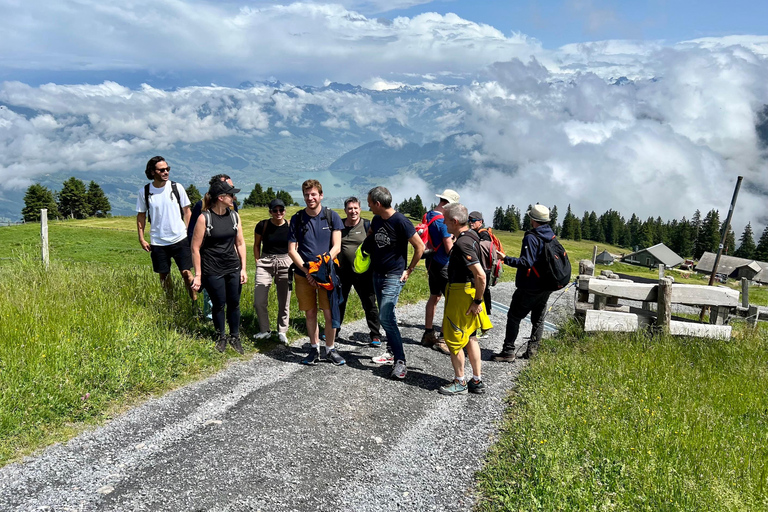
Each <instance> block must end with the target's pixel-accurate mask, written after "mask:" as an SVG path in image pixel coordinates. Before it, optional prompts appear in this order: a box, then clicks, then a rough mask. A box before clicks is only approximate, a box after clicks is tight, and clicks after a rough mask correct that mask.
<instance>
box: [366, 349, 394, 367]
mask: <svg viewBox="0 0 768 512" xmlns="http://www.w3.org/2000/svg"><path fill="white" fill-rule="evenodd" d="M371 361H373V362H374V363H376V364H394V362H395V356H393V355H392V354H390V353H389V352H384V353H383V354H381V355H380V356H376V357H372V358H371Z"/></svg>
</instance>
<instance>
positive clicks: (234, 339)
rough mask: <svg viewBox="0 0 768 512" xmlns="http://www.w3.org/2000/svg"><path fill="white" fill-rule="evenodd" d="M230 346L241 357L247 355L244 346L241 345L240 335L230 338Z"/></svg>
mask: <svg viewBox="0 0 768 512" xmlns="http://www.w3.org/2000/svg"><path fill="white" fill-rule="evenodd" d="M229 344H230V345H232V348H233V349H235V352H237V353H238V354H240V355H243V354H245V350H243V345H242V343H240V335H239V334H234V335H232V336H230V337H229Z"/></svg>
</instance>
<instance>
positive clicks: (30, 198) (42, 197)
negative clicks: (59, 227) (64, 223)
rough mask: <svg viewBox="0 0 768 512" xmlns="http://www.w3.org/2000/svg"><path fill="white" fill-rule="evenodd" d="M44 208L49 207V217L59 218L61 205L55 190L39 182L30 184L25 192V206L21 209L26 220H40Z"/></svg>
mask: <svg viewBox="0 0 768 512" xmlns="http://www.w3.org/2000/svg"><path fill="white" fill-rule="evenodd" d="M43 208H47V209H48V218H49V219H58V218H59V207H58V205H57V204H56V199H55V197H54V195H53V192H51V191H50V190H49V189H48V188H47V187H44V186H42V185H40V184H39V183H35V184H34V185H30V186H29V188H28V189H27V193H26V194H24V208H22V210H21V216H22V217H23V218H24V222H39V221H40V210H42V209H43Z"/></svg>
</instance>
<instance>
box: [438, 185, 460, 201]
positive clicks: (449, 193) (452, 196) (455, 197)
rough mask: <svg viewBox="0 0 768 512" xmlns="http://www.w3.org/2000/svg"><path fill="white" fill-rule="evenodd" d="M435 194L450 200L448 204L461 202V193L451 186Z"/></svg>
mask: <svg viewBox="0 0 768 512" xmlns="http://www.w3.org/2000/svg"><path fill="white" fill-rule="evenodd" d="M435 195H436V196H437V197H439V198H440V199H445V200H446V201H448V204H451V203H458V202H459V193H458V192H456V191H455V190H451V189H449V188H447V189H445V190H443V193H442V194H435Z"/></svg>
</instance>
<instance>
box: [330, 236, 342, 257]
mask: <svg viewBox="0 0 768 512" xmlns="http://www.w3.org/2000/svg"><path fill="white" fill-rule="evenodd" d="M340 252H341V231H339V230H338V229H334V230H333V232H332V233H331V250H330V251H329V253H330V255H331V259H334V258H336V256H338V255H339V253H340Z"/></svg>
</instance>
